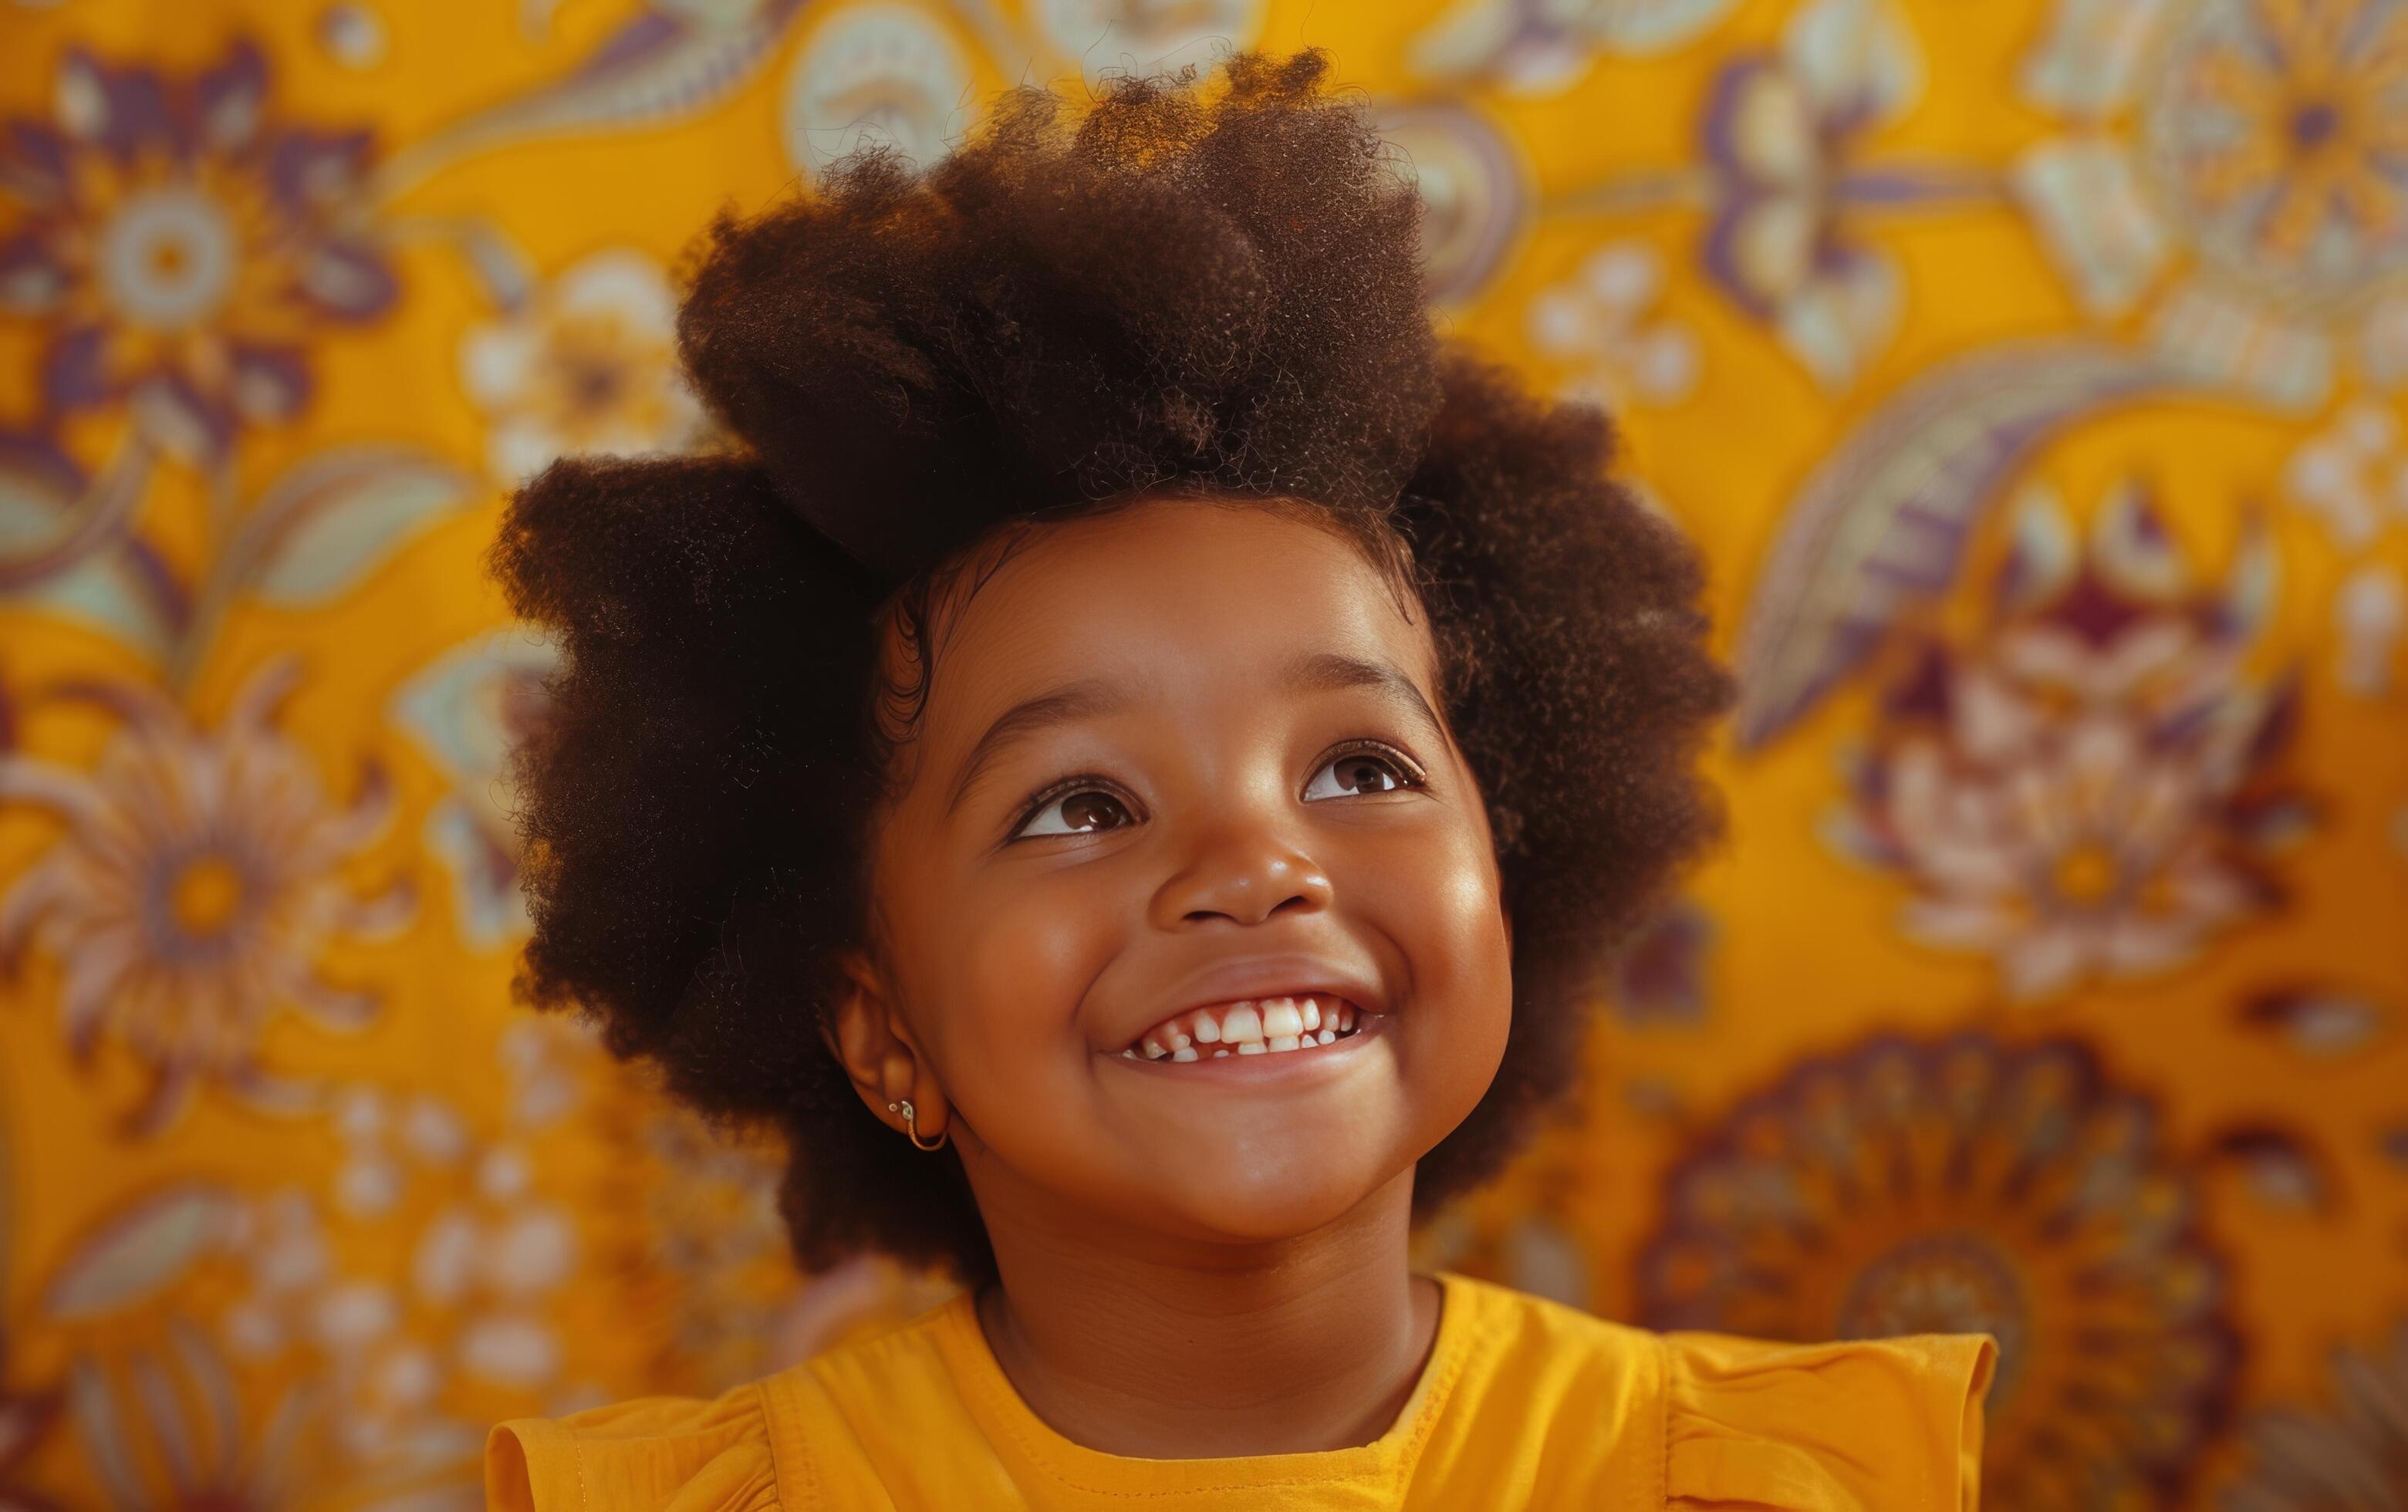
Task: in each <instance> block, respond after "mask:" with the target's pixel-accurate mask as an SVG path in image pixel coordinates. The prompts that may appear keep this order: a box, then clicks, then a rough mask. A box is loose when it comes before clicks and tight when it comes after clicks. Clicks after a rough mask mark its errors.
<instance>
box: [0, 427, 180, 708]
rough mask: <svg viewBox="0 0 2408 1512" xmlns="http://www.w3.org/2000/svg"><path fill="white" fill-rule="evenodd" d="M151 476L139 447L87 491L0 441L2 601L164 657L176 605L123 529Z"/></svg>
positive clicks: (47, 459) (27, 449) (32, 454)
mask: <svg viewBox="0 0 2408 1512" xmlns="http://www.w3.org/2000/svg"><path fill="white" fill-rule="evenodd" d="M149 481H150V453H149V452H148V451H147V450H143V449H133V450H131V451H129V453H128V454H127V456H126V457H125V458H123V459H122V461H121V464H119V465H118V466H115V467H112V468H111V469H110V470H109V471H108V473H106V474H105V475H103V476H102V477H101V478H97V479H95V480H93V481H92V482H90V483H86V482H85V481H84V480H83V479H82V478H79V477H78V476H77V475H76V474H75V471H74V469H73V468H72V467H71V466H70V465H69V464H67V463H66V462H65V459H64V458H60V457H58V456H56V455H55V454H54V453H52V452H50V450H49V449H47V448H45V447H42V446H39V445H36V444H31V443H23V442H19V441H16V440H14V439H13V438H8V437H0V597H7V598H9V599H13V600H15V601H16V602H18V603H21V604H27V605H31V606H35V607H37V608H40V609H42V610H44V611H46V612H49V613H53V614H57V615H59V616H61V617H62V618H65V619H70V620H76V621H77V622H79V623H80V624H83V625H87V626H91V627H93V628H94V629H97V630H99V631H101V632H103V633H104V634H107V635H111V636H113V637H115V638H116V639H117V640H119V641H121V642H122V643H123V644H125V645H127V646H130V647H132V648H134V649H136V650H139V651H141V652H142V653H143V655H144V656H145V658H146V659H149V660H151V661H157V660H159V659H160V658H162V657H164V656H165V654H166V649H167V645H168V642H169V641H170V640H171V639H172V638H173V635H174V629H173V627H172V626H171V624H170V622H169V620H168V618H167V616H169V615H171V614H173V613H174V612H175V611H176V610H178V609H179V608H180V607H181V605H180V602H179V600H178V599H177V597H176V594H175V591H174V588H173V585H172V584H171V583H170V582H169V581H168V580H167V579H166V578H165V576H164V574H163V573H161V572H160V571H159V570H158V567H157V562H156V559H155V557H153V556H151V555H150V553H149V552H148V550H147V549H143V548H142V547H141V546H140V545H139V543H138V542H136V540H134V539H133V538H132V536H131V535H129V534H128V533H127V527H126V521H128V519H130V517H131V515H132V513H133V511H134V510H135V509H136V507H137V506H139V504H140V502H141V499H142V497H143V494H144V492H145V491H146V488H147V485H148V484H149Z"/></svg>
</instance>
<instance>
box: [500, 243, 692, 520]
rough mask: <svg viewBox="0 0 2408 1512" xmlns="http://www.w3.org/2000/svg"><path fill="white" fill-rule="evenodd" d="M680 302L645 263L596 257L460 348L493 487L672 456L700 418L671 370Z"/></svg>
mask: <svg viewBox="0 0 2408 1512" xmlns="http://www.w3.org/2000/svg"><path fill="white" fill-rule="evenodd" d="M460 380H461V387H462V388H464V389H465V390H466V391H467V393H468V396H469V397H470V398H471V399H472V400H474V401H475V402H476V403H477V404H478V406H479V407H481V408H482V409H483V410H484V412H485V423H486V432H485V434H486V437H487V442H486V445H487V454H488V456H489V458H490V459H491V463H492V465H493V469H494V472H495V476H497V477H499V478H506V479H508V480H509V481H512V482H516V481H518V480H520V479H522V478H530V477H532V476H534V475H535V474H537V473H539V472H541V471H542V470H543V469H544V468H545V467H546V466H547V465H548V464H550V463H551V462H552V459H553V458H554V457H558V456H561V455H563V454H564V453H568V452H596V451H600V452H644V451H673V450H678V449H682V448H684V447H686V446H688V445H690V444H692V443H693V442H694V441H695V439H696V438H697V437H698V435H699V433H700V430H701V427H702V407H701V405H700V404H699V403H698V402H697V401H696V400H695V396H694V393H693V392H692V391H691V390H689V389H688V388H687V387H686V384H685V380H684V378H683V376H682V374H681V372H680V371H679V368H678V365H677V294H676V292H674V291H672V290H671V289H670V288H669V282H668V277H667V274H666V273H665V272H663V271H662V269H661V267H660V265H659V264H656V263H654V262H653V261H652V259H651V258H649V257H646V256H645V255H644V254H643V253H641V252H637V251H631V250H624V249H613V250H608V251H600V252H595V253H594V254H593V255H592V256H590V257H587V258H584V259H583V260H581V262H579V263H578V264H576V265H575V266H573V267H570V268H568V269H567V270H566V271H565V272H563V273H562V274H561V275H560V277H559V278H555V279H553V280H552V281H551V282H550V283H548V284H546V285H544V286H543V287H542V288H541V289H540V290H538V292H536V294H535V296H534V297H533V298H532V299H530V300H529V301H527V303H526V307H524V308H523V309H521V310H519V311H517V312H516V313H515V314H513V315H511V316H510V317H509V318H507V319H505V320H502V321H495V322H493V323H491V324H487V325H480V326H478V327H476V328H475V329H473V330H471V331H470V332H469V333H468V335H466V337H464V338H463V339H462V341H461V344H460Z"/></svg>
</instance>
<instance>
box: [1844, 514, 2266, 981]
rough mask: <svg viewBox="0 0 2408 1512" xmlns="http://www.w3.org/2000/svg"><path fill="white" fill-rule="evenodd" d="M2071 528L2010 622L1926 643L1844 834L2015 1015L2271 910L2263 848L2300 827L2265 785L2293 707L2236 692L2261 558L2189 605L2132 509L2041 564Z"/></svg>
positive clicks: (2149, 529)
mask: <svg viewBox="0 0 2408 1512" xmlns="http://www.w3.org/2000/svg"><path fill="white" fill-rule="evenodd" d="M2029 508H2047V509H2051V511H2052V513H2053V506H2052V505H2051V501H2048V500H2046V499H2044V498H2040V499H2035V500H2034V501H2032V502H2031V503H2030V504H2029V505H2028V509H2029ZM2064 535H2065V532H2064V529H2063V527H2062V526H2061V525H2056V524H2047V523H2042V524H2040V525H2037V526H2026V527H2025V528H2024V529H2023V536H2024V539H2023V540H2022V541H2020V542H2019V543H2018V550H2017V553H2016V556H2015V558H2014V559H2013V560H2011V562H2010V563H2009V565H2008V567H2007V569H2006V571H2005V573H2003V574H2002V581H2003V582H2004V584H2005V585H2006V587H2005V590H2004V591H2003V592H2002V599H2004V600H2005V601H2006V602H2005V603H2003V604H2002V607H2001V619H2002V622H2001V623H2000V624H1999V625H1997V626H1995V627H1993V628H1992V629H1991V631H1990V632H1989V633H1988V634H1987V635H1984V636H1982V637H1981V638H1979V639H1978V640H1976V641H1975V642H1973V643H1972V644H1971V646H1970V647H1960V646H1954V645H1949V644H1944V643H1941V642H1938V641H1935V642H1933V643H1931V644H1929V645H1928V646H1926V647H1925V648H1923V649H1922V652H1921V655H1920V657H1919V658H1918V660H1917V662H1916V663H1915V664H1914V666H1913V667H1912V669H1911V670H1910V671H1909V672H1908V674H1907V675H1905V676H1904V677H1902V678H1900V679H1899V682H1898V683H1897V684H1895V685H1894V686H1893V687H1892V688H1891V689H1890V690H1889V693H1888V697H1887V699H1886V700H1885V717H1884V719H1883V721H1882V723H1881V724H1880V725H1878V726H1877V727H1876V731H1875V740H1876V749H1875V751H1874V752H1873V753H1872V754H1871V755H1868V756H1866V757H1864V758H1863V759H1862V760H1861V762H1860V763H1858V765H1857V767H1856V784H1855V785H1856V794H1855V804H1854V806H1853V809H1852V811H1850V812H1849V813H1848V814H1847V815H1846V816H1844V817H1843V818H1842V820H1841V821H1840V825H1839V830H1838V838H1839V839H1840V841H1841V843H1842V847H1843V849H1849V850H1852V851H1855V852H1856V853H1857V854H1859V855H1860V856H1862V857H1863V858H1864V859H1866V860H1868V861H1871V862H1872V863H1874V864H1877V865H1880V866H1883V867H1885V868H1888V869H1893V870H1895V871H1897V872H1898V873H1899V874H1900V875H1901V876H1903V877H1905V878H1906V879H1907V880H1908V881H1909V882H1910V883H1911V884H1912V885H1913V887H1914V896H1913V898H1912V899H1911V900H1910V901H1909V902H1908V903H1907V904H1906V906H1905V907H1904V910H1903V916H1902V927H1903V928H1904V929H1905V931H1906V932H1907V934H1910V935H1912V936H1913V937H1914V938H1916V939H1919V940H1921V941H1923V942H1925V943H1927V944H1930V945H1935V946H1940V947H1943V948H1948V949H1965V950H1973V951H1978V952H1980V953H1982V954H1985V955H1988V956H1990V957H1992V958H1993V959H1994V960H1996V961H1997V963H1998V964H1999V967H2000V972H2001V974H2002V975H2003V977H2004V978H2005V985H2006V987H2007V990H2008V992H2009V994H2010V995H2011V996H2013V997H2015V998H2018V999H2033V998H2040V997H2045V996H2049V995H2051V994H2053V993H2056V992H2058V991H2063V990H2065V989H2067V988H2069V987H2071V986H2073V985H2075V984H2077V983H2078V982H2081V981H2083V980H2085V979H2086V978H2088V977H2093V976H2098V975H2105V976H2110V977H2132V976H2143V975H2148V974H2153V973H2157V972H2161V971H2164V970H2167V969H2168V968H2170V967H2172V966H2174V965H2177V964H2179V963H2183V962H2185V961H2187V960H2189V959H2190V958H2191V956H2192V955H2193V954H2195V953H2196V951H2197V950H2198V949H2199V947H2200V944H2201V943H2202V942H2203V941H2205V940H2206V939H2207V938H2208V937H2209V936H2210V935H2211V934H2214V932H2215V931H2217V930H2219V929H2221V928H2224V927H2226V926H2228V925H2229V924H2231V923H2233V922H2235V921H2237V920H2241V919H2243V918H2245V917H2247V916H2250V915H2252V914H2255V913H2257V912H2258V911H2260V910H2261V909H2263V908H2264V907H2265V906H2267V904H2268V903H2269V902H2270V901H2271V897H2272V892H2273V886H2272V880H2271V878H2270V877H2269V876H2268V875H2267V874H2266V872H2265V871H2264V869H2263V868H2262V866H2261V864H2260V863H2259V862H2258V860H2257V852H2258V851H2260V850H2262V849H2266V848H2268V847H2269V846H2270V845H2271V844H2272V843H2274V842H2277V841H2279V840H2281V839H2283V838H2285V837H2286V831H2285V825H2286V823H2287V822H2288V820H2289V816H2290V814H2291V813H2292V811H2293V810H2292V808H2291V806H2289V805H2288V804H2287V802H2286V800H2285V799H2284V798H2283V797H2282V795H2280V794H2277V793H2274V792H2270V791H2267V785H2266V783H2265V781H2264V778H2265V776H2266V769H2267V767H2268V764H2269V763H2270V762H2271V760H2272V756H2273V754H2274V752H2275V749H2276V748H2277V747H2278V746H2279V743H2280V740H2281V737H2282V733H2283V731H2284V729H2285V720H2284V712H2283V705H2284V696H2283V694H2282V693H2281V692H2279V691H2275V690H2268V689H2262V688H2258V687H2256V686H2253V685H2250V684H2247V683H2245V682H2243V679H2242V677H2241V661H2242V652H2243V649H2244V648H2245V645H2246V642H2247V641H2248V639H2249V638H2250V637H2251V636H2252V635H2254V634H2255V631H2256V627H2257V623H2258V622H2259V621H2260V620H2262V616H2263V613H2264V605H2265V601H2266V595H2267V593H2268V592H2269V591H2268V589H2267V588H2266V586H2265V584H2264V581H2263V579H2262V576H2261V575H2262V573H2264V572H2266V571H2270V570H2271V568H2269V567H2267V566H2266V565H2265V564H2264V559H2263V556H2262V554H2263V552H2264V547H2263V543H2262V541H2255V540H2253V541H2252V542H2251V543H2250V544H2249V545H2247V546H2244V548H2243V553H2242V557H2241V559H2240V561H2239V562H2238V563H2236V566H2235V569H2234V573H2233V583H2232V586H2231V587H2230V588H2229V590H2227V593H2226V596H2225V597H2224V598H2222V599H2221V600H2220V601H2217V600H2211V599H2209V598H2207V597H2204V596H2201V595H2197V594H2193V593H2191V592H2188V591H2187V584H2186V579H2185V578H2184V577H2183V576H2182V573H2181V561H2180V558H2179V556H2178V555H2177V554H2176V553H2174V552H2173V551H2172V550H2171V549H2170V548H2169V547H2168V546H2167V545H2166V544H2165V542H2164V539H2163V536H2162V535H2161V533H2160V532H2159V529H2158V527H2157V523H2156V521H2155V517H2154V516H2153V515H2152V514H2150V513H2149V512H2148V511H2147V509H2146V506H2145V504H2144V503H2143V502H2142V501H2141V500H2140V499H2139V497H2138V495H2137V493H2136V492H2127V493H2124V494H2122V495H2119V496H2118V497H2117V498H2116V499H2114V501H2111V503H2110V505H2109V506H2108V507H2107V508H2106V509H2105V510H2103V511H2102V513H2101V515H2100V524H2099V527H2098V529H2097V532H2096V535H2097V541H2096V543H2095V544H2094V546H2093V548H2092V550H2091V552H2090V553H2089V554H2088V556H2087V557H2085V558H2079V559H2076V558H2073V557H2071V556H2067V557H2065V558H2063V559H2061V560H2059V561H2057V563H2055V564H2054V565H2050V564H2046V563H2042V561H2041V560H2040V559H2041V558H2042V557H2044V556H2049V555H2053V554H2055V553H2057V552H2058V551H2060V550H2062V549H2063V545H2062V543H2063V539H2064Z"/></svg>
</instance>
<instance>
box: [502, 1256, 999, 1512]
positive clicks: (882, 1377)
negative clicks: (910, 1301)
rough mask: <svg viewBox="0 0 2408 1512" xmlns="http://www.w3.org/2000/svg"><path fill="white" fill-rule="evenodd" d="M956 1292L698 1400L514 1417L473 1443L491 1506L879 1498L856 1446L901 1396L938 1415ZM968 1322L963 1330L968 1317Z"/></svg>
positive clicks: (728, 1509)
mask: <svg viewBox="0 0 2408 1512" xmlns="http://www.w3.org/2000/svg"><path fill="white" fill-rule="evenodd" d="M966 1308H967V1301H966V1299H965V1298H963V1297H960V1296H956V1297H953V1298H951V1299H949V1300H947V1301H946V1302H944V1303H940V1304H939V1305H935V1306H932V1307H930V1308H927V1309H926V1310H925V1311H924V1312H922V1313H920V1314H919V1315H918V1316H916V1317H914V1318H911V1319H906V1320H903V1321H900V1322H896V1323H893V1324H890V1325H888V1326H887V1327H885V1328H883V1329H880V1330H875V1331H873V1332H871V1333H869V1334H866V1335H863V1336H861V1337H859V1338H857V1339H854V1340H852V1341H849V1342H846V1343H843V1344H839V1345H837V1346H835V1347H834V1348H829V1349H826V1350H824V1351H822V1352H821V1353H819V1354H815V1355H813V1356H812V1357H811V1358H810V1359H809V1360H806V1361H804V1362H802V1363H800V1364H798V1365H795V1366H792V1367H790V1368H788V1369H786V1370H783V1371H781V1372H779V1373H778V1374H777V1375H775V1376H767V1377H766V1378H764V1379H761V1380H757V1381H753V1382H752V1383H751V1384H749V1385H745V1386H741V1387H738V1388H737V1389H736V1390H735V1391H730V1392H728V1393H727V1394H726V1395H724V1396H722V1397H718V1398H716V1399H712V1400H709V1401H705V1400H701V1399H696V1398H688V1397H644V1398H639V1399H638V1400H636V1401H632V1402H622V1403H618V1404H616V1405H611V1406H607V1407H597V1408H595V1409H594V1410H592V1411H590V1412H581V1413H577V1414H575V1415H574V1416H571V1417H566V1418H558V1419H536V1418H530V1419H519V1420H517V1421H513V1422H506V1423H503V1424H501V1425H500V1426H499V1427H497V1428H495V1430H494V1431H493V1434H492V1435H491V1436H490V1437H489V1438H488V1439H487V1441H486V1446H485V1498H486V1505H487V1506H488V1507H490V1508H494V1509H495V1512H555V1509H569V1508H573V1509H575V1512H619V1509H622V1508H626V1509H632V1508H637V1507H642V1508H647V1509H650V1508H653V1507H665V1508H668V1509H671V1512H805V1509H808V1508H813V1507H818V1506H846V1507H852V1506H868V1505H887V1503H886V1501H885V1499H884V1497H883V1495H882V1491H881V1489H880V1483H879V1472H878V1469H877V1467H876V1466H875V1465H874V1464H873V1463H872V1462H871V1459H870V1457H869V1455H868V1454H867V1451H866V1448H865V1446H864V1444H863V1443H862V1437H863V1434H865V1433H867V1434H869V1435H870V1436H872V1437H876V1436H877V1434H876V1432H875V1430H876V1428H877V1426H878V1424H877V1422H876V1421H875V1420H874V1419H878V1418H880V1417H881V1416H882V1415H887V1414H892V1413H894V1412H895V1411H896V1410H898V1409H899V1408H900V1407H902V1406H903V1405H908V1407H909V1410H910V1413H911V1414H912V1415H913V1417H914V1419H915V1420H919V1419H927V1420H930V1421H936V1422H939V1423H940V1424H944V1425H947V1426H953V1421H952V1419H950V1418H948V1417H947V1416H946V1415H945V1412H944V1405H945V1403H946V1401H947V1399H948V1398H950V1397H951V1395H952V1394H953V1393H952V1386H951V1375H950V1366H949V1364H948V1362H947V1361H946V1359H945V1356H944V1349H943V1348H942V1346H941V1343H940V1339H941V1337H942V1335H943V1334H944V1332H945V1331H946V1330H947V1329H948V1328H953V1329H958V1328H960V1327H962V1326H963V1321H964V1319H966V1318H968V1313H967V1311H966ZM969 1326H971V1327H975V1326H976V1325H975V1324H974V1323H972V1324H970V1325H969Z"/></svg>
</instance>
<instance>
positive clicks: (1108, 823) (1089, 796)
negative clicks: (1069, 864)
mask: <svg viewBox="0 0 2408 1512" xmlns="http://www.w3.org/2000/svg"><path fill="white" fill-rule="evenodd" d="M1135 822H1136V820H1133V819H1131V818H1130V817H1129V811H1128V807H1127V806H1126V805H1125V804H1123V803H1122V802H1121V801H1120V800H1119V799H1118V798H1115V797H1113V796H1112V795H1111V793H1109V792H1104V791H1103V790H1102V789H1100V788H1079V789H1076V790H1074V791H1072V792H1066V793H1064V794H1062V795H1061V796H1060V797H1058V798H1049V799H1047V800H1046V801H1045V802H1043V803H1042V804H1039V806H1037V809H1036V811H1035V812H1034V813H1032V814H1030V815H1029V816H1028V819H1027V821H1026V822H1025V823H1024V824H1022V825H1021V827H1020V828H1019V829H1018V830H1017V831H1015V832H1013V834H1012V838H1013V839H1015V840H1025V839H1033V838H1035V837H1036V836H1038V835H1040V834H1096V833H1097V832H1098V831H1102V830H1115V829H1118V828H1120V827H1121V826H1122V825H1124V824H1132V823H1135Z"/></svg>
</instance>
